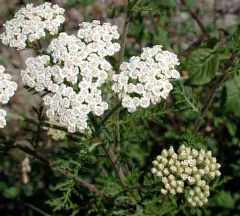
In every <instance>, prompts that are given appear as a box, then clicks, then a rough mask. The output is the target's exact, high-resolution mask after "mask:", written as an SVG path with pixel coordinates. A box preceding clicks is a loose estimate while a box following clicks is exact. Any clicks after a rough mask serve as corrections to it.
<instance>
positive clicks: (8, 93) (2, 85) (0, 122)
mask: <svg viewBox="0 0 240 216" xmlns="http://www.w3.org/2000/svg"><path fill="white" fill-rule="evenodd" d="M4 71H5V68H4V67H3V66H1V65H0V103H1V104H6V103H8V101H9V100H10V98H11V97H12V96H13V95H14V94H15V91H16V89H17V83H15V82H14V81H12V80H11V79H12V76H11V75H10V74H6V73H4ZM6 115H7V113H6V111H5V110H3V109H0V128H4V127H5V126H6Z"/></svg>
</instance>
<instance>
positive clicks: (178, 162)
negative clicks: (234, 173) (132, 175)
mask: <svg viewBox="0 0 240 216" xmlns="http://www.w3.org/2000/svg"><path fill="white" fill-rule="evenodd" d="M219 168H220V164H219V163H217V160H216V158H215V157H213V156H212V152H211V151H205V150H203V149H201V150H200V151H198V150H196V149H193V148H190V147H186V146H184V145H182V146H181V147H180V148H179V149H178V151H177V153H176V152H175V151H174V149H173V148H172V147H170V148H169V150H166V149H164V150H163V151H162V153H161V155H159V156H157V158H156V160H154V161H153V168H152V173H153V174H154V175H156V176H158V177H160V178H161V181H162V183H163V185H164V188H162V189H161V193H162V194H168V193H170V194H173V195H175V194H177V193H184V192H185V194H186V197H187V202H188V203H189V204H190V205H191V206H193V207H195V206H203V205H204V204H205V203H207V202H208V197H209V195H210V191H209V185H208V184H209V182H210V180H212V179H214V178H215V177H217V176H220V174H221V173H220V171H219Z"/></svg>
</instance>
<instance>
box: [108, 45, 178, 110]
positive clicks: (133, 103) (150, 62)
mask: <svg viewBox="0 0 240 216" xmlns="http://www.w3.org/2000/svg"><path fill="white" fill-rule="evenodd" d="M177 65H179V61H178V58H177V56H176V55H175V54H174V53H172V52H169V51H165V50H162V46H160V45H157V46H154V47H152V48H144V49H143V52H142V54H141V56H140V57H138V56H134V57H132V58H130V62H124V63H122V65H121V66H120V74H116V75H114V76H113V81H114V84H113V91H114V92H116V93H118V95H119V98H120V99H121V100H122V106H123V107H125V108H127V109H128V111H129V112H134V111H136V109H137V108H138V107H142V108H147V107H149V106H150V105H151V104H157V103H159V102H160V101H161V99H162V98H163V99H166V98H167V96H168V95H169V93H170V91H171V90H172V88H173V86H172V84H171V83H170V79H179V78H180V74H179V72H178V71H177V70H176V69H175V67H176V66H177Z"/></svg>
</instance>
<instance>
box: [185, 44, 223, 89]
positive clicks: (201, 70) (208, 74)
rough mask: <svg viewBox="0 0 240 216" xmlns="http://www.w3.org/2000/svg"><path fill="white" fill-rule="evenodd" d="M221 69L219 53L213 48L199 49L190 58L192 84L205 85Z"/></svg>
mask: <svg viewBox="0 0 240 216" xmlns="http://www.w3.org/2000/svg"><path fill="white" fill-rule="evenodd" d="M218 69H219V55H218V54H216V53H215V52H214V51H213V50H212V49H204V48H201V49H198V50H196V51H195V52H193V54H192V57H191V58H190V59H189V60H188V63H187V70H188V71H189V72H190V78H189V81H190V83H191V84H192V85H205V84H207V83H208V82H210V81H211V80H212V79H213V78H214V77H215V75H216V73H217V71H218Z"/></svg>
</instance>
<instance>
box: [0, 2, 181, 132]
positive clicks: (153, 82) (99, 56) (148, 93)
mask: <svg viewBox="0 0 240 216" xmlns="http://www.w3.org/2000/svg"><path fill="white" fill-rule="evenodd" d="M63 22H64V9H62V8H60V7H59V6H58V5H52V4H51V3H44V4H42V5H39V6H33V5H32V4H28V5H27V6H26V7H25V8H22V9H20V10H19V11H18V12H17V13H16V14H15V16H14V18H13V19H12V20H10V21H7V23H6V24H5V32H3V33H2V34H1V35H0V39H1V40H2V42H3V43H4V44H6V45H9V46H10V47H15V48H17V49H19V50H20V49H24V48H25V47H27V46H28V44H29V43H31V42H34V41H36V40H38V39H40V38H43V37H45V36H46V35H47V34H52V35H53V34H57V33H58V31H59V27H60V25H61V24H62V23H63ZM118 39H119V33H118V28H117V26H115V25H111V24H110V23H103V24H101V23H100V21H96V20H95V21H93V22H83V23H81V24H80V25H79V30H78V32H77V33H76V34H75V35H73V34H72V35H69V34H67V33H65V32H62V33H60V34H59V35H58V36H57V37H56V38H55V39H53V40H52V41H51V42H50V45H49V46H48V48H47V50H44V52H43V53H44V54H43V55H40V56H36V57H30V58H28V59H27V60H26V68H25V69H24V70H22V72H21V76H22V80H23V83H24V84H25V85H26V86H28V87H30V88H34V89H35V90H36V91H37V92H39V93H43V95H45V96H44V97H43V101H44V104H45V106H46V108H47V111H46V114H47V116H48V118H49V120H50V121H51V122H57V123H58V124H60V125H61V126H64V127H66V128H67V129H68V131H69V132H72V133H74V132H76V131H80V132H84V131H85V130H86V129H87V128H88V116H89V114H90V113H92V114H94V115H96V116H101V115H103V113H104V112H105V111H106V110H107V109H108V108H109V106H108V101H106V99H105V98H104V96H103V92H102V87H103V86H105V84H106V83H107V82H108V81H110V82H109V83H111V84H112V90H113V92H114V93H116V94H117V95H118V97H119V98H120V100H121V102H122V106H123V107H125V108H127V109H128V111H129V112H134V111H136V110H137V108H140V107H142V108H147V107H149V106H150V105H151V104H157V103H159V102H160V101H161V99H166V98H167V96H168V95H169V93H170V91H171V90H172V88H173V86H172V84H171V83H170V81H171V79H178V78H179V77H180V75H179V72H178V71H177V70H176V69H175V67H176V66H177V65H178V64H179V61H178V58H177V56H176V55H175V54H174V53H172V52H169V51H165V50H163V49H162V46H160V45H157V46H154V47H152V48H144V49H143V52H142V54H141V56H140V57H132V58H131V59H130V62H123V63H122V64H121V65H120V73H119V74H114V71H113V68H112V65H111V64H110V63H109V62H108V60H107V59H106V57H109V56H113V55H114V54H115V53H116V52H118V51H119V50H120V45H119V43H118V42H117V40H118ZM41 51H43V49H41ZM112 74H113V76H112Z"/></svg>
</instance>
